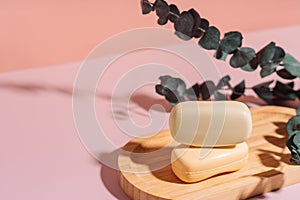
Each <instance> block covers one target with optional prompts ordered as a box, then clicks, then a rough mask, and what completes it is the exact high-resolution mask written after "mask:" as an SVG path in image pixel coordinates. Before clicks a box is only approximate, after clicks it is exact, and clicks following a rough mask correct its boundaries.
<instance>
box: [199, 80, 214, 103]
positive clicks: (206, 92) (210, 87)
mask: <svg viewBox="0 0 300 200" xmlns="http://www.w3.org/2000/svg"><path fill="white" fill-rule="evenodd" d="M215 90H216V86H215V84H214V82H212V81H205V82H204V83H203V84H202V85H201V96H202V99H203V100H207V99H209V98H210V96H211V95H212V94H213V93H214V92H215Z"/></svg>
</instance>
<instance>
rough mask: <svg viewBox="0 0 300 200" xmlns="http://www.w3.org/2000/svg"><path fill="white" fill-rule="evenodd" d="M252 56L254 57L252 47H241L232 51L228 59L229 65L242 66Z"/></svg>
mask: <svg viewBox="0 0 300 200" xmlns="http://www.w3.org/2000/svg"><path fill="white" fill-rule="evenodd" d="M253 58H255V51H254V50H253V49H252V48H248V47H243V48H240V49H237V50H236V51H235V52H234V54H233V56H232V57H231V59H230V65H231V66H232V67H233V68H239V67H243V66H245V65H247V64H248V62H249V61H250V60H252V59H253Z"/></svg>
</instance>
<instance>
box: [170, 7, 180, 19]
mask: <svg viewBox="0 0 300 200" xmlns="http://www.w3.org/2000/svg"><path fill="white" fill-rule="evenodd" d="M169 8H170V13H169V15H168V19H169V20H170V21H171V22H173V23H175V21H176V20H177V18H178V17H179V15H180V11H179V9H178V8H177V6H176V5H174V4H170V5H169Z"/></svg>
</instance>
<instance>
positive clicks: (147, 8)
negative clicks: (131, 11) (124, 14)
mask: <svg viewBox="0 0 300 200" xmlns="http://www.w3.org/2000/svg"><path fill="white" fill-rule="evenodd" d="M141 7H142V13H143V15H146V14H148V13H150V12H151V11H152V5H151V3H150V2H149V1H148V0H141Z"/></svg>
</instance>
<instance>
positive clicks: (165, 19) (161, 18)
mask: <svg viewBox="0 0 300 200" xmlns="http://www.w3.org/2000/svg"><path fill="white" fill-rule="evenodd" d="M167 22H168V18H167V17H160V18H158V20H157V23H158V24H159V25H165V24H166V23H167Z"/></svg>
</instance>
